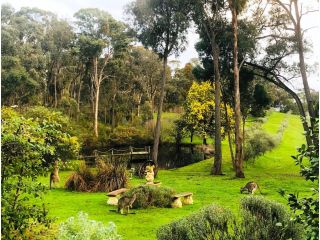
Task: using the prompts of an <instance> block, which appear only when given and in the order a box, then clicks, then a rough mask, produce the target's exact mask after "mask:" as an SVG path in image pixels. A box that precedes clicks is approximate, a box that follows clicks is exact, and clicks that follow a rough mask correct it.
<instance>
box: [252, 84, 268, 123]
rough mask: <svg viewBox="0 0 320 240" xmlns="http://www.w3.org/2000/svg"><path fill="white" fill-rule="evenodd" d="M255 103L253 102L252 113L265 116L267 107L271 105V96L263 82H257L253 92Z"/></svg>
mask: <svg viewBox="0 0 320 240" xmlns="http://www.w3.org/2000/svg"><path fill="white" fill-rule="evenodd" d="M253 98H254V103H253V104H252V109H251V114H252V116H255V117H263V116H265V109H266V108H267V107H268V106H269V105H270V103H271V98H270V96H269V95H268V93H267V92H266V90H265V88H264V86H263V85H261V84H256V85H255V87H254V93H253Z"/></svg>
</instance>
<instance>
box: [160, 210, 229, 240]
mask: <svg viewBox="0 0 320 240" xmlns="http://www.w3.org/2000/svg"><path fill="white" fill-rule="evenodd" d="M233 222H234V217H233V215H232V214H231V212H230V211H229V210H226V209H224V208H222V207H219V206H216V205H210V206H208V207H205V208H203V209H201V210H200V211H198V212H196V213H194V214H192V215H190V216H188V217H185V218H183V219H180V220H178V221H175V222H172V223H170V224H167V225H164V226H162V227H160V228H159V230H158V231H157V239H158V240H198V239H221V240H222V239H223V240H228V239H233V233H232V229H233Z"/></svg>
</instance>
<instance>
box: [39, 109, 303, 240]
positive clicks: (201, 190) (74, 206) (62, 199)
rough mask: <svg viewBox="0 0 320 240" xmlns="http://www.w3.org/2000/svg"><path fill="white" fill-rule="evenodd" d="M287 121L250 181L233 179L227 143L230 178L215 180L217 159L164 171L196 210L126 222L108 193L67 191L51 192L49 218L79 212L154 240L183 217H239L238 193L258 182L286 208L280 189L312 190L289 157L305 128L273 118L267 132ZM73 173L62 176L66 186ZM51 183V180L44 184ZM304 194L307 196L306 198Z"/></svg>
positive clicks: (249, 173) (151, 213)
mask: <svg viewBox="0 0 320 240" xmlns="http://www.w3.org/2000/svg"><path fill="white" fill-rule="evenodd" d="M285 118H288V128H287V129H286V130H285V131H284V135H283V138H282V142H281V144H280V145H279V146H278V147H277V148H275V149H274V150H273V151H272V152H269V153H267V154H265V155H264V156H262V157H260V158H259V159H257V160H256V162H255V164H254V165H248V166H246V168H245V174H246V179H234V178H233V176H234V173H233V171H232V169H231V164H230V162H231V160H230V156H229V154H228V146H227V143H226V142H224V143H223V159H224V164H223V171H224V173H225V174H226V175H225V176H210V175H209V172H210V167H211V165H212V161H213V160H212V159H209V160H205V161H202V162H199V163H196V164H193V165H189V166H186V167H183V168H180V169H176V170H162V171H160V172H159V177H158V180H159V181H161V182H162V184H163V185H165V186H170V187H172V188H174V189H176V190H177V192H183V191H191V192H193V193H194V204H193V205H188V206H184V207H183V208H181V209H158V208H152V209H145V210H135V212H136V214H131V215H128V216H121V215H119V214H117V213H115V212H111V211H109V210H112V209H115V207H114V206H108V205H106V201H107V197H106V196H105V193H74V192H67V191H65V190H64V189H63V188H57V189H54V190H51V191H49V192H48V193H47V194H46V196H45V199H46V202H48V203H49V205H48V208H49V212H50V216H54V217H57V221H56V222H57V223H59V222H61V221H63V220H65V219H66V218H68V217H70V216H74V215H76V214H77V212H79V211H84V212H87V213H88V214H89V217H90V218H92V219H95V220H99V221H102V222H105V223H107V222H108V221H113V222H114V223H115V224H116V225H117V227H118V232H119V233H120V234H121V235H122V236H123V237H124V239H148V240H150V239H155V232H156V230H157V229H158V227H159V226H161V225H163V224H166V223H169V222H171V221H173V220H175V219H179V218H181V217H182V216H185V215H189V214H190V213H191V212H193V211H196V210H197V209H199V208H201V207H203V206H205V205H207V204H210V203H217V204H220V205H222V206H224V207H227V208H230V209H232V210H233V212H234V213H237V212H238V209H239V200H240V198H241V197H243V195H241V194H240V193H239V189H240V187H241V186H243V185H244V184H245V183H246V182H248V181H251V180H254V181H256V182H258V183H259V185H260V187H261V189H262V192H263V193H264V194H265V197H267V198H269V199H274V200H277V201H279V202H282V203H284V204H285V203H286V200H285V199H283V198H282V197H281V196H280V195H279V194H278V193H277V190H278V189H279V188H284V189H286V190H288V191H289V192H295V191H300V192H301V191H303V190H306V189H308V187H309V185H308V184H307V183H306V182H305V181H304V180H303V179H302V178H301V177H299V174H298V168H297V167H296V166H295V165H294V162H293V160H292V159H291V158H290V155H292V154H294V153H295V149H296V147H297V146H299V145H300V144H301V143H302V142H303V141H304V138H303V136H302V134H301V132H302V127H301V123H300V120H299V118H298V117H297V116H292V115H284V114H281V113H273V114H272V115H271V116H269V119H268V121H267V122H266V123H265V124H264V126H263V127H264V128H265V129H266V130H267V131H268V132H270V133H273V134H275V133H276V132H277V129H278V126H279V124H280V123H281V122H282V121H283V120H284V119H285ZM69 174H70V172H62V173H61V180H62V181H61V186H62V184H63V183H64V181H65V178H66V177H67V176H68V175H69ZM42 180H43V181H47V179H42ZM143 182H144V181H143V180H141V179H134V180H132V181H131V186H133V185H137V184H139V183H143ZM301 193H302V194H303V192H301Z"/></svg>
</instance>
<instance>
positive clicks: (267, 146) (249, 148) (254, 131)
mask: <svg viewBox="0 0 320 240" xmlns="http://www.w3.org/2000/svg"><path fill="white" fill-rule="evenodd" d="M279 142H280V141H278V139H277V138H276V137H274V136H272V135H270V134H268V133H267V132H265V131H264V130H263V129H262V128H261V127H258V126H257V125H254V126H252V127H251V128H249V129H248V130H247V131H246V137H245V143H244V157H243V159H244V160H245V161H248V160H250V159H251V160H255V159H256V158H258V157H259V156H261V155H263V154H265V153H266V152H267V151H271V150H272V149H273V148H274V147H276V146H277V145H278V144H279Z"/></svg>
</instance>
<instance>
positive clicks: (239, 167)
mask: <svg viewBox="0 0 320 240" xmlns="http://www.w3.org/2000/svg"><path fill="white" fill-rule="evenodd" d="M228 3H229V8H230V11H231V15H232V32H233V77H234V101H235V104H234V105H235V142H236V151H235V152H236V154H235V171H236V177H238V178H244V177H245V176H244V172H243V149H242V148H243V136H242V133H241V109H240V87H239V66H238V14H239V12H240V11H241V10H242V9H243V8H244V6H245V4H246V0H240V1H237V0H228Z"/></svg>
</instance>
